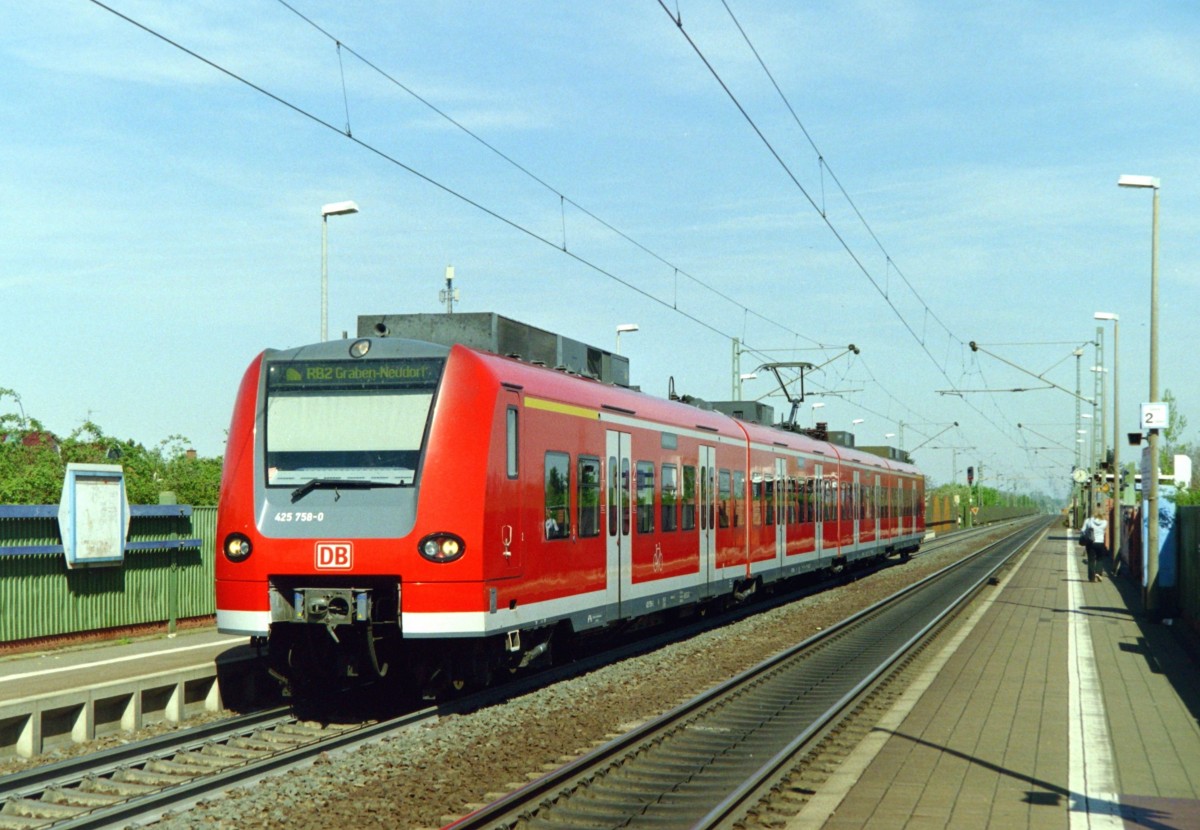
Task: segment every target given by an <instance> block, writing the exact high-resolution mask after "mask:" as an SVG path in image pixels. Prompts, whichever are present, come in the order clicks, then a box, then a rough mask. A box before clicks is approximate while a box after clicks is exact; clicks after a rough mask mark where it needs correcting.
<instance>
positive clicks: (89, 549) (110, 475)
mask: <svg viewBox="0 0 1200 830" xmlns="http://www.w3.org/2000/svg"><path fill="white" fill-rule="evenodd" d="M58 529H59V532H60V533H61V535H62V540H63V553H64V554H66V558H67V567H68V568H87V567H102V566H114V565H123V564H124V563H125V538H126V536H128V534H129V497H128V494H127V493H126V491H125V471H124V470H123V469H121V467H120V465H118V464H77V463H70V464H68V465H67V474H66V477H65V478H64V479H63V490H62V498H61V499H60V501H59V504H58Z"/></svg>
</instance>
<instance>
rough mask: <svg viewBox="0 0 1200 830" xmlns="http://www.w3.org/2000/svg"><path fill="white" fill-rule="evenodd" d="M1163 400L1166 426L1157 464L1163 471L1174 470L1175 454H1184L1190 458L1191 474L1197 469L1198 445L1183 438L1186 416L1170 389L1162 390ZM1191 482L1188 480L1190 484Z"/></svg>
mask: <svg viewBox="0 0 1200 830" xmlns="http://www.w3.org/2000/svg"><path fill="white" fill-rule="evenodd" d="M1163 402H1164V403H1166V404H1167V407H1168V409H1167V412H1168V415H1167V428H1166V429H1164V430H1163V434H1162V441H1161V442H1160V444H1159V451H1158V465H1159V468H1160V469H1161V470H1162V471H1163V472H1164V473H1172V472H1174V471H1175V456H1177V455H1186V456H1188V457H1190V458H1191V459H1192V470H1193V473H1192V476H1193V478H1194V477H1195V474H1196V473H1195V471H1196V470H1197V465H1196V462H1197V461H1198V460H1200V447H1196V446H1194V445H1191V444H1188V443H1187V442H1185V441H1184V440H1183V433H1184V432H1185V431H1186V430H1187V424H1188V420H1187V416H1186V415H1184V414H1183V409H1182V407H1180V406H1179V402H1178V401H1177V400H1176V398H1175V395H1174V394H1173V393H1172V392H1171V390H1170V389H1167V390H1166V391H1165V392H1163ZM1192 483H1193V482H1188V484H1189V486H1191V484H1192Z"/></svg>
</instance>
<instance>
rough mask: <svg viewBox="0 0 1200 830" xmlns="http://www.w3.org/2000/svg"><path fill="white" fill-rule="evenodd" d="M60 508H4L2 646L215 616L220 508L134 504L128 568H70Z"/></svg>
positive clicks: (0, 516) (0, 524)
mask: <svg viewBox="0 0 1200 830" xmlns="http://www.w3.org/2000/svg"><path fill="white" fill-rule="evenodd" d="M57 517H58V506H57V505H27V506H0V642H6V643H8V642H13V641H18V640H31V639H36V638H40V637H54V636H60V635H66V634H75V633H79V632H85V631H96V630H103V629H112V628H123V627H127V626H136V625H145V624H152V623H165V624H166V625H167V627H168V630H173V629H174V627H175V623H176V621H177V620H180V619H186V618H189V617H202V616H207V615H211V614H213V613H215V603H214V600H213V553H214V548H215V541H214V540H215V537H216V523H217V509H216V508H215V507H195V508H193V507H188V506H184V505H131V506H130V527H129V537H128V540H127V542H126V544H125V562H124V564H123V565H120V566H110V567H92V568H75V569H69V568H67V563H66V558H65V556H64V554H63V544H62V538H61V536H60V534H59V528H58V518H57Z"/></svg>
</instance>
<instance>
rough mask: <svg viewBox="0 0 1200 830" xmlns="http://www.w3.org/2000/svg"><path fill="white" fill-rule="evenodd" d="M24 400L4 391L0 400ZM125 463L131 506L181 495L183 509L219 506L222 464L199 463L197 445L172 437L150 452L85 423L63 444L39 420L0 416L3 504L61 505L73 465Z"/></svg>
mask: <svg viewBox="0 0 1200 830" xmlns="http://www.w3.org/2000/svg"><path fill="white" fill-rule="evenodd" d="M5 396H7V397H12V398H14V399H15V400H16V401H17V403H18V405H19V403H20V396H18V395H16V393H14V392H12V391H11V390H8V389H0V398H2V397H5ZM71 462H78V463H85V464H120V465H121V467H122V468H123V469H124V471H125V487H126V492H127V493H128V495H129V501H130V503H131V504H157V503H158V501H159V494H160V493H162V492H165V491H172V492H174V493H175V496H176V501H177V502H179V503H180V504H194V505H215V504H216V503H217V497H218V493H219V489H220V483H221V459H219V458H199V457H197V455H196V453H195V451H194V450H192V449H191V442H190V441H188V439H187V438H185V437H183V436H182V435H172V436H170V437H169V438H167V439H165V440H163V441H161V442H160V443H159V445H158V447H156V448H154V449H147V448H146V447H145V446H143V445H142V444H140V443H138V442H136V441H133V440H125V441H122V440H119V439H117V438H113V437H111V436H108V435H105V434H104V431H103V430H102V429H101V428H100V426H99V425H97V424H96V423H95V422H93V421H90V420H88V421H84V422H83V424H81V425H80V426H79V427H78V428H76V429H75V430H74V431H73V432H71V434H70V435H69V436H67V437H66V438H64V439H61V440H59V439H57V438H55V437H54V436H53V435H51V434H50V433H49V432H47V431H46V430H45V428H44V427H43V426H42V424H41V423H40V422H38V421H37V419H35V418H26V417H25V414H24V411H23V410H22V412H21V414H20V415H19V416H17V415H15V414H13V413H3V412H0V504H57V503H58V501H59V498H60V497H61V495H62V482H63V477H64V475H65V474H66V467H67V464H68V463H71Z"/></svg>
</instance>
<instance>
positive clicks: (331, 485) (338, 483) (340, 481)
mask: <svg viewBox="0 0 1200 830" xmlns="http://www.w3.org/2000/svg"><path fill="white" fill-rule="evenodd" d="M403 486H404V483H403V482H400V481H363V480H361V479H352V478H350V479H348V478H314V479H310V480H309V481H308V483H306V484H302V485H300V486H299V487H297V488H296V489H295V490H293V491H292V502H293V503H294V502H298V501H300V499H302V498H304V497H305V496H307V495H308V494H309V493H311V492H312V491H313V490H316V489H317V488H321V489H326V490H370V489H371V488H373V487H403Z"/></svg>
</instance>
